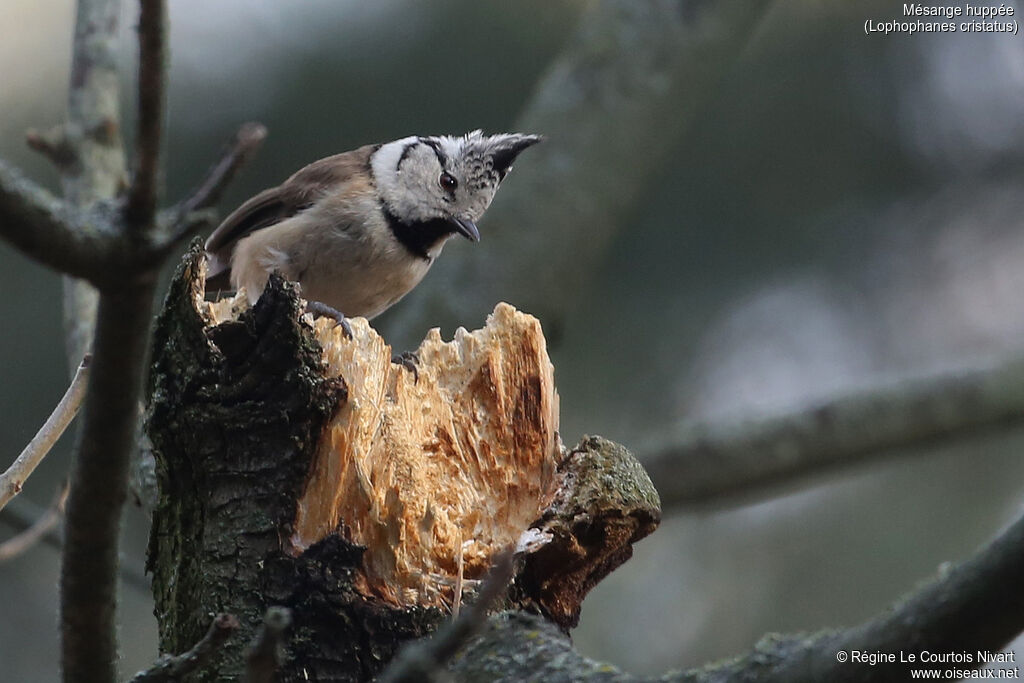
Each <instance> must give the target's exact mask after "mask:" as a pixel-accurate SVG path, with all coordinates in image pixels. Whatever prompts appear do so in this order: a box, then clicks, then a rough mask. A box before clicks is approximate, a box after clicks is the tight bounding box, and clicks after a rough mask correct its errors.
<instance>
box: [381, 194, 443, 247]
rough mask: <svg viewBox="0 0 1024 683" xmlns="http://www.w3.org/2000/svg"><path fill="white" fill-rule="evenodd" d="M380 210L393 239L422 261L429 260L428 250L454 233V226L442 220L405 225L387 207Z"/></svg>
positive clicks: (436, 219) (435, 219)
mask: <svg viewBox="0 0 1024 683" xmlns="http://www.w3.org/2000/svg"><path fill="white" fill-rule="evenodd" d="M381 209H382V210H383V211H384V219H385V220H387V222H388V227H389V228H391V232H392V233H393V234H394V236H395V239H397V240H398V241H399V242H400V243H401V244H402V246H403V247H405V248H406V249H408V250H409V253H411V254H412V255H413V256H418V257H419V258H421V259H423V260H424V261H430V260H431V259H430V249H431V248H432V247H434V246H435V245H436V244H437V243H438V242H440V241H441V240H443V239H445V238H446V237H448V236H449V235H452V234H454V232H455V226H453V225H452V224H451V223H450V222H448V221H446V220H445V219H443V218H434V219H432V220H429V221H416V222H413V223H406V222H404V221H401V220H399V218H398V216H396V215H395V214H393V213H391V211H390V210H389V209H388V207H386V206H382V207H381Z"/></svg>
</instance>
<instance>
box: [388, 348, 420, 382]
mask: <svg viewBox="0 0 1024 683" xmlns="http://www.w3.org/2000/svg"><path fill="white" fill-rule="evenodd" d="M391 362H392V363H395V364H396V365H401V366H402V367H403V368H405V369H406V370H408V371H409V372H411V373H412V381H413V383H414V384H416V383H418V382H419V381H420V371H419V368H417V367H416V366H417V365H419V362H420V357H419V356H417V355H416V352H415V351H402V353H397V354H395V355H393V356H391Z"/></svg>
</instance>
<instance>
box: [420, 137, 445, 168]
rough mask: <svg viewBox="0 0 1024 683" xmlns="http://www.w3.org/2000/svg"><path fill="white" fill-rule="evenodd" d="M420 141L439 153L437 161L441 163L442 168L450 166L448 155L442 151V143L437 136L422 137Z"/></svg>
mask: <svg viewBox="0 0 1024 683" xmlns="http://www.w3.org/2000/svg"><path fill="white" fill-rule="evenodd" d="M419 140H420V142H422V143H423V144H424V145H426V146H427V147H429V148H430V149H432V150H434V154H436V155H437V163H439V164H441V168H447V167H448V157H447V156H445V153H444V152H442V151H441V143H440V141H438V140H437V139H436V138H420V139H419Z"/></svg>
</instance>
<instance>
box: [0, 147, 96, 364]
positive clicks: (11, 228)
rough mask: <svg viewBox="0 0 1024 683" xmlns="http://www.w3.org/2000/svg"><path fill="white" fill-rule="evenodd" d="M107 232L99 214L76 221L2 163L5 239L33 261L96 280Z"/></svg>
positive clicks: (0, 220) (0, 231)
mask: <svg viewBox="0 0 1024 683" xmlns="http://www.w3.org/2000/svg"><path fill="white" fill-rule="evenodd" d="M105 228H106V224H105V221H104V220H103V218H102V216H101V215H100V214H99V213H98V212H97V213H92V214H91V215H90V216H88V217H84V218H83V217H79V216H77V215H76V214H75V213H74V212H73V211H72V210H70V209H69V207H67V206H66V205H65V204H64V203H63V202H61V201H60V200H59V199H57V198H56V197H54V196H53V195H52V194H50V193H49V192H47V191H46V190H44V189H43V188H42V187H40V186H39V185H37V184H36V183H34V182H32V181H31V180H29V179H28V178H26V177H24V176H23V175H22V174H21V173H20V172H19V171H18V170H17V169H15V168H14V167H12V166H10V165H9V164H7V163H6V162H4V161H2V160H0V238H2V239H3V240H4V241H6V242H7V243H8V244H10V245H11V246H13V247H15V248H16V249H18V250H19V251H21V252H22V253H23V254H25V255H26V256H28V257H29V258H31V259H33V260H35V261H38V262H39V263H42V264H43V265H45V266H48V267H50V268H53V269H55V270H57V271H60V272H63V273H69V274H72V275H75V276H76V277H86V278H87V277H93V276H95V275H96V273H97V271H98V267H97V262H102V255H103V253H104V251H103V250H104V246H105V244H106V241H105V239H104V236H105ZM79 358H81V356H79ZM76 362H77V361H76Z"/></svg>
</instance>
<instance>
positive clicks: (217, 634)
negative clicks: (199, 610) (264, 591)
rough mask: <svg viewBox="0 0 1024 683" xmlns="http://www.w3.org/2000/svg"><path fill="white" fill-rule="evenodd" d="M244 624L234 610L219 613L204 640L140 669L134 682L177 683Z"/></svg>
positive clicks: (202, 663)
mask: <svg viewBox="0 0 1024 683" xmlns="http://www.w3.org/2000/svg"><path fill="white" fill-rule="evenodd" d="M239 627H240V624H239V623H238V619H236V618H235V617H234V616H233V615H231V614H218V615H217V616H216V617H214V619H213V621H212V622H211V623H210V628H209V630H208V631H207V632H206V635H204V636H203V638H202V640H200V641H199V642H198V643H196V644H195V646H194V647H193V648H192V649H191V650H189V651H188V652H184V653H182V654H180V655H164V656H162V657H160V659H158V660H157V661H156V663H155V664H153V666H151V667H150V668H148V669H146V670H145V671H140V672H139V673H137V674H135V675H134V676H133V677H132V680H131V682H130V683H173V682H174V681H180V680H181V679H182V678H183V677H184V676H186V675H187V674H190V673H192V672H193V671H195V670H197V669H199V668H200V667H202V666H205V665H206V664H208V663H209V661H210V659H211V658H212V657H213V655H214V654H215V653H216V652H217V650H218V649H220V648H221V647H222V646H223V645H224V643H225V642H227V640H228V638H230V637H231V635H232V634H233V633H235V631H237V630H238V629H239Z"/></svg>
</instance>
